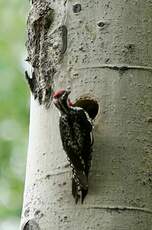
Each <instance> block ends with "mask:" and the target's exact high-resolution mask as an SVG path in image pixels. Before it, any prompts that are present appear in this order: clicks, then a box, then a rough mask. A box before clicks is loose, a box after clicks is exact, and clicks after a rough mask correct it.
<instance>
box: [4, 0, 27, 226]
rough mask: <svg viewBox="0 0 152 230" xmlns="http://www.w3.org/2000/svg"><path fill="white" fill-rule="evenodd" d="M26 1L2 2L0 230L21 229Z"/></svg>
mask: <svg viewBox="0 0 152 230" xmlns="http://www.w3.org/2000/svg"><path fill="white" fill-rule="evenodd" d="M28 8H29V2H28V1H27V0H24V1H21V0H8V1H4V0H1V1H0V22H1V25H0V104H1V108H0V230H17V229H18V227H19V221H20V215H21V208H22V198H23V188H24V177H25V165H26V152H27V144H28V119H29V99H28V98H29V90H28V87H27V85H26V82H25V80H24V70H25V69H26V68H27V66H26V63H25V61H24V59H25V58H26V48H25V40H26V19H27V14H28Z"/></svg>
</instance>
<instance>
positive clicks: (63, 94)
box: [53, 89, 73, 112]
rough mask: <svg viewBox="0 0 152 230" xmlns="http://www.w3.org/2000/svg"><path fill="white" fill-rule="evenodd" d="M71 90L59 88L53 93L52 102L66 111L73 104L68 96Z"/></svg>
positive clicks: (62, 110)
mask: <svg viewBox="0 0 152 230" xmlns="http://www.w3.org/2000/svg"><path fill="white" fill-rule="evenodd" d="M70 93H71V91H69V90H64V89H60V90H58V91H56V92H55V93H54V94H53V103H54V104H55V106H56V107H57V108H58V109H59V110H60V111H61V112H67V110H68V109H69V108H70V107H71V106H72V105H73V104H72V102H71V101H70V99H69V98H68V96H69V94H70Z"/></svg>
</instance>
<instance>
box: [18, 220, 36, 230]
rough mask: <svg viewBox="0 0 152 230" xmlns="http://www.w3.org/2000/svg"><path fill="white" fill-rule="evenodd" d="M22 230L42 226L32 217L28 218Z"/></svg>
mask: <svg viewBox="0 0 152 230" xmlns="http://www.w3.org/2000/svg"><path fill="white" fill-rule="evenodd" d="M21 230H40V227H39V225H38V223H37V222H36V221H35V220H34V219H31V220H28V221H27V222H26V223H25V224H23V226H22V227H21Z"/></svg>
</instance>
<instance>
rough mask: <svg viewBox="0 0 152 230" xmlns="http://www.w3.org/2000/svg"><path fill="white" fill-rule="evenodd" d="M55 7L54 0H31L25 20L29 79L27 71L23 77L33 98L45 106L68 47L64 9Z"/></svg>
mask: <svg viewBox="0 0 152 230" xmlns="http://www.w3.org/2000/svg"><path fill="white" fill-rule="evenodd" d="M62 2H63V3H64V1H62ZM61 6H62V4H61ZM56 7H57V3H55V2H54V1H50V2H48V1H42V0H38V1H34V2H33V4H32V7H31V10H30V13H29V17H28V21H27V25H28V38H27V42H26V47H27V51H28V57H27V61H28V62H29V63H30V64H31V66H32V78H30V77H29V76H28V74H27V73H26V78H27V80H28V83H29V85H30V89H31V91H32V93H33V95H34V98H35V99H36V98H37V99H38V101H39V103H40V104H44V105H45V106H46V107H49V105H50V102H51V95H52V92H53V78H54V75H55V74H57V72H58V69H59V66H60V64H61V61H62V57H63V54H64V53H65V51H66V47H67V29H66V26H65V25H64V20H63V19H64V18H65V11H61V12H59V11H56V10H55V9H56ZM64 7H66V6H65V4H64Z"/></svg>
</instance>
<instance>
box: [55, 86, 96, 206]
mask: <svg viewBox="0 0 152 230" xmlns="http://www.w3.org/2000/svg"><path fill="white" fill-rule="evenodd" d="M69 93H70V92H69V91H66V90H62V89H61V90H59V91H57V92H55V93H54V96H53V102H54V104H55V106H56V107H57V108H58V109H59V111H60V114H61V116H60V120H59V127H60V134H61V140H62V144H63V149H64V150H65V152H66V154H67V157H68V160H69V162H70V165H71V167H72V195H73V196H74V198H75V202H76V203H77V202H78V200H79V198H80V197H81V202H82V203H83V200H84V198H85V196H86V195H87V193H88V175H89V170H90V166H91V158H92V157H91V153H92V144H93V143H92V124H91V121H90V120H89V119H88V116H87V114H86V112H85V111H84V110H83V109H82V108H79V107H73V106H72V103H71V102H70V100H69V99H68V95H69Z"/></svg>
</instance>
